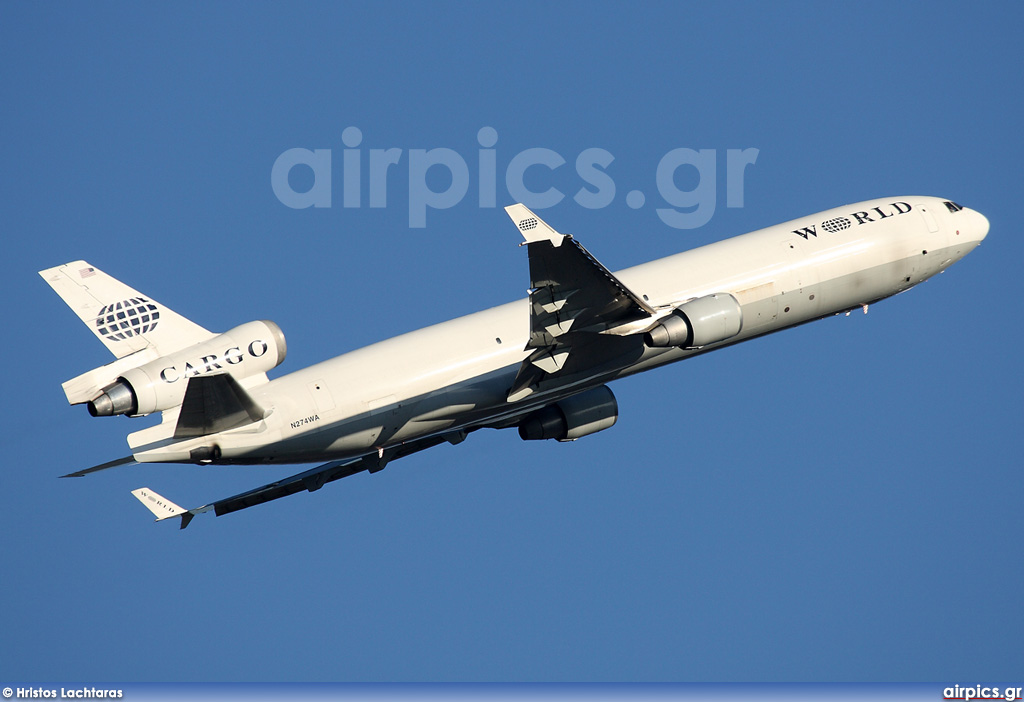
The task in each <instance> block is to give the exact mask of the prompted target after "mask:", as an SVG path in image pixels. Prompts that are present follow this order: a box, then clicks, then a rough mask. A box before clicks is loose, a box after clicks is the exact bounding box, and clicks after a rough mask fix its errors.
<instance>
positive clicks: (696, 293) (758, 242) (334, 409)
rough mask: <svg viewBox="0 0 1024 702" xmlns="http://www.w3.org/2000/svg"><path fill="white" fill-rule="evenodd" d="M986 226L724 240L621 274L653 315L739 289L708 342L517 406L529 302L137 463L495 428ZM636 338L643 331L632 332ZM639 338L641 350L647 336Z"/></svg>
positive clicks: (778, 318) (894, 281) (786, 228)
mask: <svg viewBox="0 0 1024 702" xmlns="http://www.w3.org/2000/svg"><path fill="white" fill-rule="evenodd" d="M987 232H988V222H987V220H985V218H984V217H983V216H982V215H981V214H979V213H978V212H976V211H974V210H971V209H968V208H964V209H962V210H960V211H957V212H954V211H951V210H950V209H949V208H947V206H945V204H944V201H943V200H941V199H939V198H932V197H895V198H882V199H878V200H871V201H868V202H861V203H858V204H854V205H849V206H845V207H839V208H835V209H833V210H828V211H826V212H822V213H818V214H814V215H810V216H808V217H803V218H800V219H797V220H793V221H791V222H786V223H784V224H779V225H777V226H773V227H769V228H767V229H761V230H759V231H755V232H751V233H749V234H744V235H742V236H737V237H734V238H731V239H726V240H724V241H720V242H717V243H714V244H710V245H707V246H703V247H700V248H697V249H693V250H691V251H686V252H684V253H680V254H676V255H674V256H669V257H667V258H663V259H660V260H657V261H652V262H650V263H646V264H643V265H639V266H635V267H633V268H628V269H626V270H623V271H619V272H618V273H616V276H617V277H618V278H619V280H621V281H622V283H623V284H624V285H625V286H626V287H628V288H629V289H630V290H631V291H633V292H634V293H635V294H636V295H637V296H642V297H643V299H644V300H645V301H646V302H647V303H648V304H649V305H650V306H651V307H654V308H655V309H662V308H671V307H676V306H678V305H679V304H681V303H683V302H686V301H688V300H690V299H693V298H696V297H701V296H704V295H709V294H713V293H729V294H731V295H733V296H734V297H735V298H736V300H738V301H739V303H740V305H741V307H742V319H743V323H742V330H741V332H740V333H739V335H738V336H735V337H733V338H731V339H729V340H728V341H724V342H720V343H718V344H711V345H709V346H706V347H704V348H702V349H696V350H684V349H681V348H678V347H670V348H647V347H643V348H641V349H639V350H638V352H637V354H638V360H637V361H636V362H634V363H632V364H631V365H629V366H628V367H625V368H615V369H612V370H607V369H605V370H601V369H596V370H595V372H594V373H593V374H591V375H589V376H587V377H575V378H573V379H572V381H571V382H569V383H567V384H563V385H560V386H558V387H556V388H552V389H548V390H546V391H544V392H539V393H537V394H534V395H531V396H529V397H527V398H526V399H523V400H521V401H519V402H509V401H508V400H507V399H506V398H507V393H508V390H509V388H510V386H511V385H512V383H513V381H514V379H515V377H516V373H517V371H518V370H519V367H520V365H521V363H522V362H523V360H524V359H525V358H526V357H527V355H528V352H527V351H525V350H524V349H525V347H526V343H527V340H528V338H529V334H530V319H529V305H528V302H527V301H526V300H520V301H517V302H512V303H509V304H505V305H501V306H498V307H494V308H492V309H489V310H484V311H482V312H477V313H475V314H471V315H468V316H465V317H460V318H458V319H453V320H451V321H448V322H444V323H442V324H437V325H434V326H431V327H427V328H424V329H420V330H418V331H414V332H410V333H408V334H403V335H401V336H398V337H395V338H392V339H388V340H386V341H382V342H379V343H377V344H373V345H371V346H367V347H365V348H362V349H359V350H356V351H352V352H350V353H346V354H343V355H341V356H338V357H336V358H332V359H330V360H328V361H324V362H322V363H318V364H316V365H313V366H309V367H308V368H304V369H302V370H299V371H296V372H293V373H290V374H288V375H284V376H282V377H280V378H277V379H274V380H271V381H270V382H269V383H265V384H263V385H258V386H255V387H253V388H251V394H252V396H253V398H254V399H255V400H256V401H257V402H259V403H260V404H261V405H262V406H264V407H267V408H270V410H271V411H270V412H269V414H268V415H267V416H266V417H265V418H264V419H263V420H262V421H260V422H258V423H256V424H254V425H248V426H245V427H242V428H240V429H234V430H231V431H226V432H222V433H219V434H214V435H209V436H203V437H198V438H194V439H186V440H173V439H169V438H166V435H165V436H164V438H158V437H159V436H160V434H159V432H158V431H157V430H158V429H159V427H152V428H150V429H146V430H143V431H141V432H137V433H136V434H133V435H132V436H130V437H129V442H130V444H131V446H132V448H133V451H134V453H135V458H136V460H139V461H147V462H148V461H154V462H160V461H188V460H189V457H190V455H193V454H192V452H193V451H194V450H196V449H201V448H202V447H205V446H211V445H216V446H217V447H218V449H219V455H220V457H221V460H220V461H219V462H225V463H261V462H274V463H295V462H306V461H320V460H329V459H335V458H345V457H350V456H352V457H354V456H360V455H365V454H367V453H368V452H372V451H374V450H382V449H386V448H387V447H390V446H394V445H396V444H398V443H401V442H405V441H411V440H414V439H418V438H421V437H425V436H429V435H437V434H449V435H450V436H452V437H457V436H458V435H459V433H460V432H463V431H468V430H473V429H476V428H480V427H487V426H498V427H500V426H510V425H511V424H514V423H515V419H516V418H517V417H522V416H523V415H524V414H525V413H527V412H529V411H532V410H534V409H537V408H538V407H541V406H543V405H546V404H550V403H551V402H554V401H555V400H558V399H561V398H562V397H565V396H568V395H572V394H575V393H577V392H580V391H581V390H585V389H587V388H590V387H595V386H597V385H600V384H602V383H605V382H608V381H609V380H613V379H615V378H619V377H623V376H626V375H631V374H633V373H637V372H640V371H644V370H648V369H650V368H654V367H657V366H660V365H664V364H666V363H671V362H673V361H678V360H681V359H683V358H687V357H689V356H692V355H695V354H698V353H704V352H706V351H709V350H713V349H715V348H719V347H722V346H727V345H731V344H734V343H738V342H740V341H745V340H747V339H750V338H753V337H755V336H760V335H763V334H767V333H771V332H774V331H778V330H780V329H784V328H786V327H791V326H794V325H796V324H801V323H803V322H807V321H810V320H814V319H818V318H821V317H824V316H828V315H831V314H836V313H839V312H843V311H846V310H850V309H852V308H856V307H859V306H861V305H865V304H868V303H872V302H875V301H877V300H880V299H882V298H885V297H889V296H891V295H895V294H897V293H899V292H902V291H904V290H907V289H908V288H910V287H912V286H914V285H916V284H917V283H920V282H921V281H923V280H925V279H927V278H929V277H931V276H933V275H935V274H936V273H939V272H941V271H942V270H944V269H945V268H946V267H948V266H949V265H950V264H952V263H954V262H956V261H958V260H959V259H961V258H963V257H964V256H966V255H967V254H968V253H969V252H970V251H972V250H973V249H974V248H975V247H976V246H977V245H978V244H979V243H980V241H981V240H982V239H983V238H984V236H985V234H986V233H987ZM631 338H632V337H631ZM636 343H637V344H642V342H641V341H640V340H639V337H636Z"/></svg>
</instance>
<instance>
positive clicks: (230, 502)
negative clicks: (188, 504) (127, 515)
mask: <svg viewBox="0 0 1024 702" xmlns="http://www.w3.org/2000/svg"><path fill="white" fill-rule="evenodd" d="M445 441H451V439H446V438H444V437H442V436H433V437H428V438H426V439H421V440H419V441H411V442H409V443H407V444H401V445H399V446H395V447H392V448H389V449H385V450H384V451H382V452H380V453H373V454H370V455H368V456H363V457H361V458H349V459H345V460H340V461H331V462H330V463H324V464H323V465H320V466H316V467H315V468H310V469H309V470H305V471H302V472H301V473H296V474H295V475H293V476H290V477H288V478H283V479H282V480H278V481H276V482H273V483H269V484H267V485H263V486H262V487H258V488H255V489H253V490H247V491H246V492H242V493H239V494H237V495H233V496H231V497H227V498H225V499H223V500H217V501H216V502H211V503H210V504H206V505H203V506H202V507H196V508H194V509H185V508H184V507H179V506H178V505H176V504H174V503H173V502H171V501H170V500H168V499H167V498H166V497H163V496H161V495H159V494H157V493H156V492H154V491H152V490H150V489H149V488H139V489H137V490H132V494H133V495H135V497H136V498H138V500H139V501H140V502H141V503H142V504H144V505H145V506H146V508H147V509H149V511H150V512H152V513H153V514H155V515H156V520H157V521H158V522H160V521H163V520H165V519H170V518H171V517H181V528H182V529H184V528H185V527H187V526H188V525H189V522H191V521H192V519H193V518H194V517H195V516H196V515H197V514H203V513H204V512H210V511H212V512H213V513H214V514H215V515H216V516H218V517H219V516H221V515H224V514H230V513H231V512H237V511H238V510H240V509H245V508H246V507H254V506H255V505H261V504H263V503H264V502H270V501H271V500H277V499H279V498H282V497H287V496H288V495H294V494H295V493H297V492H302V491H303V490H306V491H308V492H315V491H317V490H319V489H320V488H322V487H323V486H324V485H326V484H327V483H330V482H334V481H335V480H340V479H341V478H347V477H348V476H350V475H355V474H356V473H361V472H363V471H364V470H365V471H369V472H370V473H376V472H378V471H381V470H383V469H384V467H385V466H386V465H387V464H388V463H390V462H391V461H393V460H395V459H397V458H402V457H404V456H408V455H409V454H412V453H416V452H417V451H422V450H424V449H428V448H430V447H432V446H437V445H438V444H441V443H444V442H445Z"/></svg>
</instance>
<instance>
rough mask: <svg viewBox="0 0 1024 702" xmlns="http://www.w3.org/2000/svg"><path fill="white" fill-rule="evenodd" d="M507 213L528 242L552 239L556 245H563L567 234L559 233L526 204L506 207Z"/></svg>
mask: <svg viewBox="0 0 1024 702" xmlns="http://www.w3.org/2000/svg"><path fill="white" fill-rule="evenodd" d="M505 212H506V214H508V216H509V217H510V218H511V219H512V222H513V223H514V224H515V225H516V226H517V227H519V232H520V233H521V234H522V235H523V238H524V239H526V243H527V244H532V243H533V242H535V241H550V242H551V243H552V245H554V246H561V245H562V241H563V240H564V239H565V237H566V235H565V234H559V233H558V232H556V231H555V230H554V229H552V228H551V227H550V226H549V225H548V223H547V222H545V221H544V220H543V219H541V218H540V217H538V216H537V215H535V214H534V213H533V212H531V211H530V208H528V207H527V206H526V205H524V204H522V203H516V204H515V205H509V206H508V207H506V208H505Z"/></svg>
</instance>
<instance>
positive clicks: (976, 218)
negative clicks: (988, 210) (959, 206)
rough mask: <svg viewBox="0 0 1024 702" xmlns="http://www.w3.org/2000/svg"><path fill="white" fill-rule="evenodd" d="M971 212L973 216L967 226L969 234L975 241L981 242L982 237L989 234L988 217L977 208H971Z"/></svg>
mask: <svg viewBox="0 0 1024 702" xmlns="http://www.w3.org/2000/svg"><path fill="white" fill-rule="evenodd" d="M969 213H970V217H971V219H970V223H969V224H968V227H967V230H968V232H969V236H970V237H971V239H973V240H974V241H977V242H979V243H980V242H981V240H982V239H984V238H985V237H986V236H988V217H986V216H985V215H983V214H982V213H980V212H978V211H977V210H969Z"/></svg>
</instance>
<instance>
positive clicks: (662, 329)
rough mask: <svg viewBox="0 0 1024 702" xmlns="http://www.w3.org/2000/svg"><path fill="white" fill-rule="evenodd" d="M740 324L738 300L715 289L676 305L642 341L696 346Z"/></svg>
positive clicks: (733, 330) (734, 331)
mask: <svg viewBox="0 0 1024 702" xmlns="http://www.w3.org/2000/svg"><path fill="white" fill-rule="evenodd" d="M742 328H743V310H742V308H740V303H739V302H738V301H737V300H736V298H735V297H733V296H732V295H729V294H728V293H716V294H714V295H706V296H705V297H698V298H697V299H695V300H690V301H689V302H687V303H685V304H682V305H680V306H679V307H677V308H676V309H675V310H674V311H673V312H672V314H670V315H669V316H668V317H666V318H665V319H664V320H662V322H661V324H659V325H658V326H656V327H654V328H653V329H651V330H650V331H649V332H647V333H646V334H644V343H646V344H647V345H648V346H650V347H652V348H665V347H668V346H681V347H683V348H684V349H699V348H701V347H702V346H707V345H708V344H714V343H717V342H719V341H725V340H726V339H731V338H732V337H734V336H736V335H737V334H739V333H740V329H742Z"/></svg>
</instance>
